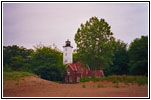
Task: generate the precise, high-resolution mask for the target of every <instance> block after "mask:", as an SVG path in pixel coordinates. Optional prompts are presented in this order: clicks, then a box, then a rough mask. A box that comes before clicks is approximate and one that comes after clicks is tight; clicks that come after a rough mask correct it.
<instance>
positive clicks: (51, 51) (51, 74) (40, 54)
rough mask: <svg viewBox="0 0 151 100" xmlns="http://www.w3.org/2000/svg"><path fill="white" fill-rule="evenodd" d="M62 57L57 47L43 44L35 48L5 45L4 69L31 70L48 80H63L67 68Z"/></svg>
mask: <svg viewBox="0 0 151 100" xmlns="http://www.w3.org/2000/svg"><path fill="white" fill-rule="evenodd" d="M62 59H63V57H62V52H60V51H59V50H58V49H57V48H52V47H47V46H44V45H41V44H39V45H37V46H35V49H26V48H24V47H19V46H17V45H12V46H4V47H3V70H4V71H7V72H11V71H22V72H30V73H34V74H36V75H39V76H40V77H41V78H44V79H47V80H52V81H62V79H63V74H64V72H65V70H66V68H65V65H63V62H62Z"/></svg>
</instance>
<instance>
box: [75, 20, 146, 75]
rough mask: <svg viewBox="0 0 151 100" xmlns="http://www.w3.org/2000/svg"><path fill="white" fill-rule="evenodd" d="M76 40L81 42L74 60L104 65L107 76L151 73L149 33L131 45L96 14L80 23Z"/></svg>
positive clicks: (94, 66)
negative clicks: (115, 35)
mask: <svg viewBox="0 0 151 100" xmlns="http://www.w3.org/2000/svg"><path fill="white" fill-rule="evenodd" d="M74 40H75V42H76V44H77V49H76V50H75V53H74V61H77V60H80V61H82V63H83V64H88V65H89V67H90V69H91V70H96V69H99V68H100V66H103V71H104V74H105V75H106V76H107V75H113V74H116V75H122V74H129V75H147V74H148V36H141V38H136V39H135V40H134V41H132V42H131V44H130V46H129V47H128V46H127V44H126V43H124V42H123V41H121V40H116V39H115V37H114V36H113V33H112V32H111V26H110V25H109V24H108V23H107V22H106V21H105V20H104V19H98V18H97V17H92V18H90V19H89V20H88V21H86V23H85V24H81V25H80V27H79V28H78V30H77V33H76V34H75V38H74Z"/></svg>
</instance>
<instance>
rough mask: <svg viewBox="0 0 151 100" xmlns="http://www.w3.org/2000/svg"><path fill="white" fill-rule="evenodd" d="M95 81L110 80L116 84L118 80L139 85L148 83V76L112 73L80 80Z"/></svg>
mask: <svg viewBox="0 0 151 100" xmlns="http://www.w3.org/2000/svg"><path fill="white" fill-rule="evenodd" d="M89 81H93V82H97V81H112V82H113V83H116V84H118V83H119V82H123V83H125V84H128V83H132V84H133V83H134V82H136V83H138V84H139V85H144V84H148V78H147V77H146V76H126V75H120V76H119V75H112V76H107V77H103V78H95V77H92V78H82V79H81V80H80V82H89Z"/></svg>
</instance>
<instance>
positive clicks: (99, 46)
mask: <svg viewBox="0 0 151 100" xmlns="http://www.w3.org/2000/svg"><path fill="white" fill-rule="evenodd" d="M110 28H111V27H110V26H109V24H108V23H107V22H105V20H104V19H100V20H99V19H98V18H97V17H92V18H90V19H89V21H86V23H85V24H81V26H80V28H78V30H77V33H76V34H75V38H74V40H75V42H76V44H77V53H78V56H79V57H80V59H81V61H82V62H84V63H85V64H88V65H89V66H90V68H91V69H92V70H94V69H99V67H100V66H101V65H102V66H106V67H107V66H109V64H110V63H111V62H112V61H111V57H112V56H113V50H112V49H113V46H112V41H114V37H113V33H112V32H111V30H110Z"/></svg>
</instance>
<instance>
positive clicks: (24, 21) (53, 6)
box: [3, 2, 148, 50]
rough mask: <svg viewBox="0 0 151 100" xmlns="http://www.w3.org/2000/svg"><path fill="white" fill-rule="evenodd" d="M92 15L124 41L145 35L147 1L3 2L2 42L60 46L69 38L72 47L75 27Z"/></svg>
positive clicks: (29, 45) (29, 46)
mask: <svg viewBox="0 0 151 100" xmlns="http://www.w3.org/2000/svg"><path fill="white" fill-rule="evenodd" d="M93 16H96V17H98V18H99V19H101V18H104V19H105V21H106V22H108V24H109V25H110V26H111V31H112V32H113V34H114V37H115V38H116V39H120V40H122V41H124V42H125V43H128V44H129V43H130V42H131V41H133V40H134V39H135V38H139V37H140V36H141V35H148V3H116V2H115V3H3V44H4V45H6V46H7V45H19V46H24V47H26V48H33V46H34V45H37V44H39V43H40V42H41V43H42V44H44V45H46V46H50V45H52V44H53V43H55V44H56V45H57V47H58V48H60V49H61V50H62V46H63V45H65V41H66V40H67V39H69V40H70V41H71V43H72V45H73V47H74V49H75V48H76V44H75V42H74V36H75V33H76V31H77V29H78V27H80V24H81V23H85V22H86V21H87V20H88V19H89V18H91V17H93Z"/></svg>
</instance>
